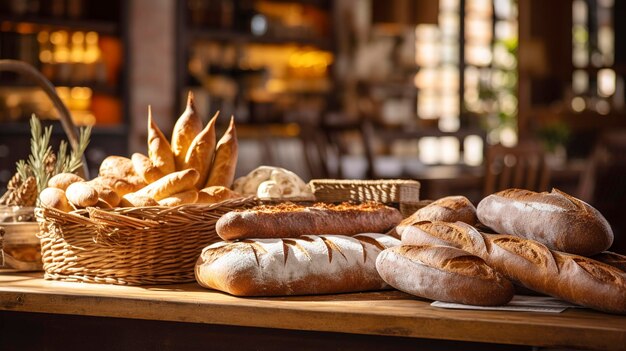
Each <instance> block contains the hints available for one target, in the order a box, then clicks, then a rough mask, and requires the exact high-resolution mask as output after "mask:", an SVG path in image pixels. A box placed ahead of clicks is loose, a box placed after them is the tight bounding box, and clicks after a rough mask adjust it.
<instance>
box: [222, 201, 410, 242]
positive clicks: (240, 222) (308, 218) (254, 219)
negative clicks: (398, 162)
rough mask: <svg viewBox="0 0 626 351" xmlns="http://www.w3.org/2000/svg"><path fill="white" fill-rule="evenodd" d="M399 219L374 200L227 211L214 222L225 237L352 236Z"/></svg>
mask: <svg viewBox="0 0 626 351" xmlns="http://www.w3.org/2000/svg"><path fill="white" fill-rule="evenodd" d="M401 220H402V215H401V214H400V212H399V211H398V210H397V209H395V208H392V207H387V206H384V205H381V204H375V203H368V204H361V205H351V204H347V203H346V204H340V205H330V204H322V203H320V204H315V205H313V206H310V207H306V206H298V205H295V204H292V203H283V204H279V205H273V206H272V205H268V206H257V207H254V208H252V209H245V210H240V211H232V212H229V213H227V214H225V215H223V216H222V217H221V218H220V219H219V220H218V221H217V223H216V225H215V230H216V232H217V235H219V236H220V238H222V239H224V240H236V239H255V238H296V237H299V236H302V235H308V234H311V235H321V234H337V235H355V234H359V233H386V232H387V231H388V230H390V229H391V228H393V227H394V226H395V225H397V224H398V223H399V222H400V221H401Z"/></svg>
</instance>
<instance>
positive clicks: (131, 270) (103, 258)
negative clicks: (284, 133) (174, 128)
mask: <svg viewBox="0 0 626 351" xmlns="http://www.w3.org/2000/svg"><path fill="white" fill-rule="evenodd" d="M254 203H255V201H254V199H252V198H243V199H233V200H226V201H224V202H220V203H217V204H211V205H209V204H187V205H181V206H177V207H157V206H155V207H137V208H115V209H110V210H103V209H98V208H88V209H86V210H79V211H74V212H72V213H65V212H61V211H58V210H55V209H52V208H38V209H36V210H35V212H36V215H37V220H38V222H39V225H40V229H41V231H40V240H41V253H42V260H43V269H44V271H45V275H44V277H45V279H51V280H63V281H72V282H87V283H107V284H120V285H149V284H150V285H151V284H173V283H186V282H192V281H194V280H195V277H194V265H195V263H196V260H197V259H198V257H199V255H200V253H201V251H202V249H203V248H204V247H206V246H208V245H210V244H212V243H214V242H217V241H220V240H221V239H220V238H219V237H218V236H217V233H216V232H215V223H216V222H217V220H218V219H219V218H220V217H221V216H222V215H223V214H225V213H227V212H229V211H232V210H234V209H238V208H245V207H248V206H251V205H254Z"/></svg>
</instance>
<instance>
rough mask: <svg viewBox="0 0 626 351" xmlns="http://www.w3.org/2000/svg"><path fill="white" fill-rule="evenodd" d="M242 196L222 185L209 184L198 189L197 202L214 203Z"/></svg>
mask: <svg viewBox="0 0 626 351" xmlns="http://www.w3.org/2000/svg"><path fill="white" fill-rule="evenodd" d="M240 197H242V196H241V194H239V193H238V192H236V191H233V190H230V189H228V188H226V187H223V186H210V187H208V188H204V189H202V190H200V192H199V193H198V200H197V201H196V202H197V203H206V204H214V203H217V202H222V201H224V200H229V199H238V198H240Z"/></svg>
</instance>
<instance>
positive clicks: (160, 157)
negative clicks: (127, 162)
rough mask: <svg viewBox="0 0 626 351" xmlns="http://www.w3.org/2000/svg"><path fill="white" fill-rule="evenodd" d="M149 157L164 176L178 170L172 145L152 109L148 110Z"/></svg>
mask: <svg viewBox="0 0 626 351" xmlns="http://www.w3.org/2000/svg"><path fill="white" fill-rule="evenodd" d="M148 157H149V158H150V161H152V164H153V165H154V166H155V167H157V168H158V169H159V170H160V171H161V172H162V173H163V174H170V173H172V172H174V171H175V170H176V166H175V164H174V154H173V153H172V149H171V147H170V143H169V141H167V139H166V138H165V136H164V135H163V133H162V132H161V130H160V129H159V126H157V124H156V122H154V120H153V118H152V109H150V108H148ZM131 164H132V162H131Z"/></svg>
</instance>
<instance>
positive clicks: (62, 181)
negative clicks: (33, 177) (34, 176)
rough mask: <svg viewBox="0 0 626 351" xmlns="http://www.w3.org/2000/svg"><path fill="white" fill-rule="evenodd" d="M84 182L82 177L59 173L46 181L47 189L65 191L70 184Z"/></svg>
mask: <svg viewBox="0 0 626 351" xmlns="http://www.w3.org/2000/svg"><path fill="white" fill-rule="evenodd" d="M84 181H85V180H84V179H83V178H82V177H80V176H78V175H76V174H74V173H59V174H57V175H55V176H54V177H52V178H50V180H48V187H51V188H57V189H61V190H65V189H67V187H68V186H70V184H72V183H76V182H84Z"/></svg>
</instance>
